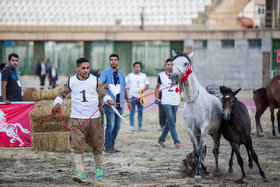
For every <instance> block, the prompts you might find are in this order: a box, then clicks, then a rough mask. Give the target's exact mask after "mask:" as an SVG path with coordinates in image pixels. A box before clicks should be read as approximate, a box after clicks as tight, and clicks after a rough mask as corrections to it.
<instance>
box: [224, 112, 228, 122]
mask: <svg viewBox="0 0 280 187" xmlns="http://www.w3.org/2000/svg"><path fill="white" fill-rule="evenodd" d="M223 116H224V119H225V120H229V119H230V113H229V112H224V115H223Z"/></svg>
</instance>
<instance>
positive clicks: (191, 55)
mask: <svg viewBox="0 0 280 187" xmlns="http://www.w3.org/2000/svg"><path fill="white" fill-rule="evenodd" d="M193 55H194V51H193V52H191V53H190V54H188V57H189V58H190V59H192V57H193Z"/></svg>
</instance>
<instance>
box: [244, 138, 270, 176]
mask: <svg viewBox="0 0 280 187" xmlns="http://www.w3.org/2000/svg"><path fill="white" fill-rule="evenodd" d="M245 145H246V147H247V146H248V149H249V150H250V151H251V155H252V158H253V160H254V161H255V162H256V164H257V166H258V168H259V172H260V175H261V176H262V178H263V180H266V177H265V174H264V172H263V170H262V168H261V166H260V163H259V159H258V156H257V154H256V153H255V151H254V149H253V145H252V140H251V138H248V140H247V143H246V144H245Z"/></svg>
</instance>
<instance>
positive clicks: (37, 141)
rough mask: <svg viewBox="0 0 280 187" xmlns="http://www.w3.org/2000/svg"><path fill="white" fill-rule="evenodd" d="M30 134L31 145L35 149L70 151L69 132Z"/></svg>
mask: <svg viewBox="0 0 280 187" xmlns="http://www.w3.org/2000/svg"><path fill="white" fill-rule="evenodd" d="M31 135H32V147H33V148H34V149H36V150H39V151H60V152H70V148H69V146H68V140H69V135H70V133H69V132H37V133H32V134H31Z"/></svg>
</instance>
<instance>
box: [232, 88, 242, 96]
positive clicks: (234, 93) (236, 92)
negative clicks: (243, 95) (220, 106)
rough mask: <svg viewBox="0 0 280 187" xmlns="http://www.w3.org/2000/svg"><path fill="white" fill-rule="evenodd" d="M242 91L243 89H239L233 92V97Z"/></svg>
mask: <svg viewBox="0 0 280 187" xmlns="http://www.w3.org/2000/svg"><path fill="white" fill-rule="evenodd" d="M240 90H241V88H239V89H238V90H236V91H234V92H233V95H236V94H238V92H239V91H240Z"/></svg>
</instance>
